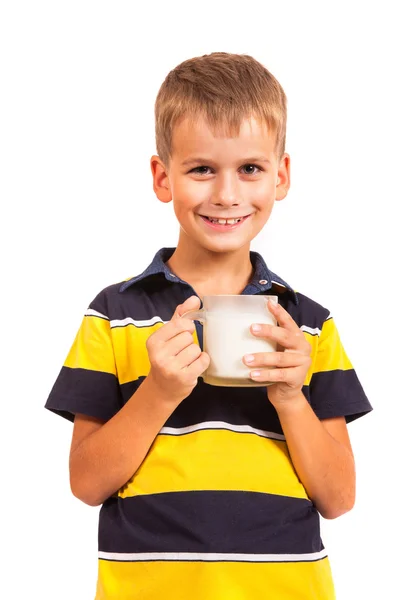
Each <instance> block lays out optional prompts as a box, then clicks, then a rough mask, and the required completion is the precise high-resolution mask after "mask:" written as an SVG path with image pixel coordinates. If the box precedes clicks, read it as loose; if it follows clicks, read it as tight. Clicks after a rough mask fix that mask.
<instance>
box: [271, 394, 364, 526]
mask: <svg viewBox="0 0 400 600" xmlns="http://www.w3.org/2000/svg"><path fill="white" fill-rule="evenodd" d="M277 412H278V416H279V420H280V422H281V426H282V430H283V433H284V435H285V438H286V443H287V445H288V449H289V453H290V457H291V459H292V462H293V465H294V467H295V469H296V472H297V474H298V476H299V479H300V480H301V482H302V484H303V485H304V487H305V489H306V491H307V494H308V496H309V497H310V499H311V500H312V501H313V502H314V504H315V506H316V508H317V510H318V512H319V513H320V514H321V515H322V516H323V517H324V518H325V519H334V518H336V517H339V516H340V515H342V514H344V513H346V512H348V511H349V510H351V509H352V508H353V506H354V502H355V488H356V485H355V465H354V458H353V453H352V450H351V444H350V440H349V436H348V432H347V426H346V421H345V419H344V417H338V418H334V419H325V420H324V421H320V420H319V419H318V417H317V416H316V414H315V413H314V411H313V409H312V408H311V406H310V405H309V403H308V402H307V400H306V398H305V396H304V395H303V394H299V396H298V398H293V399H292V400H291V401H290V402H288V403H287V405H286V406H285V405H284V404H282V405H280V406H279V408H278V409H277Z"/></svg>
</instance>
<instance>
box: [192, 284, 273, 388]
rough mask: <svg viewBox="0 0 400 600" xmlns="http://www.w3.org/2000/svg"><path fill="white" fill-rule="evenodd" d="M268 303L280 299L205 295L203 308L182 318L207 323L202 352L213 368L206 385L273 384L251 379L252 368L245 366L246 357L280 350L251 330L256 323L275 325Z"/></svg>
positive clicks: (206, 378) (206, 373) (204, 377)
mask: <svg viewBox="0 0 400 600" xmlns="http://www.w3.org/2000/svg"><path fill="white" fill-rule="evenodd" d="M268 300H272V301H273V302H278V297H277V296H247V295H234V294H230V295H219V296H205V297H204V300H203V308H202V309H200V310H198V311H190V312H187V313H186V314H184V315H182V316H183V317H185V318H188V319H193V320H196V321H201V322H202V323H203V324H204V333H203V349H204V352H207V354H208V355H209V356H210V365H209V367H208V369H207V370H206V371H205V372H204V373H203V375H202V377H203V380H204V382H205V383H208V384H211V385H220V386H226V387H256V386H265V385H270V384H268V383H266V382H262V383H260V382H256V381H253V380H252V379H250V376H249V372H250V368H249V367H248V366H246V365H245V364H244V363H243V356H244V355H245V354H254V353H257V352H276V351H277V345H276V343H275V342H272V341H269V340H266V339H265V338H259V337H255V336H254V335H253V334H252V333H251V331H250V326H251V325H252V324H253V323H268V324H271V325H276V319H275V317H274V316H273V315H272V314H271V313H270V312H269V310H268V304H267V302H268Z"/></svg>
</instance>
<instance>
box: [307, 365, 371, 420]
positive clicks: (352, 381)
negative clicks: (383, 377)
mask: <svg viewBox="0 0 400 600" xmlns="http://www.w3.org/2000/svg"><path fill="white" fill-rule="evenodd" d="M309 387H310V399H311V406H312V407H313V409H314V411H315V413H316V415H317V416H318V417H319V418H320V419H329V418H332V417H338V416H344V417H346V421H347V423H349V422H350V421H354V420H355V419H358V418H359V417H362V416H363V415H365V414H367V413H368V412H370V411H371V410H372V406H371V404H370V403H369V401H368V398H367V397H366V395H365V393H364V390H363V388H362V386H361V383H360V381H359V379H358V377H357V375H356V372H355V371H354V369H348V370H346V371H341V370H335V371H323V372H320V373H314V374H313V376H312V378H311V381H310V386H309Z"/></svg>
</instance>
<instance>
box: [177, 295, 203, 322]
mask: <svg viewBox="0 0 400 600" xmlns="http://www.w3.org/2000/svg"><path fill="white" fill-rule="evenodd" d="M199 308H200V298H198V297H197V296H190V298H188V299H187V300H185V302H183V303H182V304H179V305H178V306H177V307H176V309H175V312H174V314H173V317H172V318H173V319H178V318H179V317H181V316H182V315H184V314H185V313H187V312H189V311H190V310H198V309H199Z"/></svg>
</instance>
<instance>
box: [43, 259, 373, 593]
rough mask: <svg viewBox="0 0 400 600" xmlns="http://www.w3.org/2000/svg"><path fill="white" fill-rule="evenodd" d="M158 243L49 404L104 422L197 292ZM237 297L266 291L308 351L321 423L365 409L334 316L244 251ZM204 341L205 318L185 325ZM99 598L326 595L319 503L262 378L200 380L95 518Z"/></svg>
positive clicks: (97, 308)
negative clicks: (156, 336)
mask: <svg viewBox="0 0 400 600" xmlns="http://www.w3.org/2000/svg"><path fill="white" fill-rule="evenodd" d="M173 252H174V248H164V249H162V250H160V251H159V252H158V253H157V254H156V256H155V257H154V260H153V261H152V263H151V264H150V266H149V267H148V268H147V269H146V270H145V271H144V272H143V273H142V274H141V275H139V276H137V277H134V278H132V279H130V280H127V281H125V282H123V283H118V284H115V285H111V286H110V287H107V288H106V289H104V290H103V291H102V292H100V294H98V296H97V297H96V298H95V299H94V300H93V302H92V303H91V304H90V306H89V308H88V310H87V311H86V314H85V316H84V318H83V322H82V325H81V327H80V329H79V331H78V333H77V336H76V339H75V341H74V343H73V346H72V348H71V350H70V352H69V354H68V357H67V359H66V361H65V363H64V365H63V367H62V369H61V372H60V374H59V376H58V378H57V379H56V382H55V384H54V386H53V389H52V391H51V393H50V396H49V398H48V400H47V403H46V407H47V408H48V409H50V410H52V411H54V412H55V413H58V414H60V415H62V416H63V417H66V418H67V419H70V420H71V421H72V420H73V418H74V415H75V414H76V413H83V414H85V415H89V416H93V417H97V418H100V419H103V420H104V421H107V420H108V419H111V418H112V417H113V416H114V415H115V414H116V413H117V412H118V411H119V409H120V408H121V407H122V406H123V405H124V403H125V402H127V401H128V400H129V398H130V397H131V396H132V394H134V393H135V391H136V390H137V389H138V387H139V386H140V385H141V383H142V382H143V380H144V379H145V377H146V376H147V374H148V373H149V370H150V362H149V358H148V354H147V350H146V340H147V338H148V337H149V336H150V335H151V334H152V333H153V332H154V331H156V330H157V329H158V328H160V327H162V326H163V324H164V323H165V322H167V321H169V320H170V319H171V317H172V315H173V313H174V311H175V308H176V306H177V305H178V304H181V303H182V302H184V301H185V300H186V299H187V298H189V297H190V296H192V295H193V294H195V293H196V292H195V290H194V289H193V288H192V287H191V286H190V285H189V284H188V283H186V282H185V281H183V280H181V279H179V278H178V277H177V276H175V275H174V274H173V273H171V271H170V269H169V268H168V266H167V265H166V262H167V261H168V259H169V258H170V256H171V255H172V253H173ZM250 258H251V262H252V264H253V277H252V280H251V281H250V283H249V284H248V285H247V286H246V288H245V289H244V290H243V292H242V293H243V294H275V295H278V298H279V302H280V304H282V306H283V307H284V308H285V309H286V310H287V311H288V312H289V313H290V315H291V316H292V317H293V319H294V320H295V321H296V323H297V324H298V325H299V327H300V328H301V329H302V331H303V332H304V334H305V336H306V338H307V339H308V341H309V342H310V343H311V346H312V364H311V367H310V369H309V372H308V374H307V377H306V380H305V383H304V387H303V393H304V395H305V397H306V398H307V400H308V401H309V402H310V404H311V406H312V408H313V410H314V411H315V413H316V415H317V416H318V417H319V418H320V419H326V418H331V417H338V416H344V417H345V418H346V421H347V422H349V421H352V420H353V419H356V418H357V417H360V416H361V415H364V414H366V413H367V412H369V411H370V410H371V405H370V404H369V402H368V400H367V398H366V396H365V394H364V391H363V389H362V387H361V385H360V382H359V380H358V378H357V376H356V374H355V372H354V369H353V367H352V365H351V363H350V361H349V359H348V357H347V355H346V353H345V351H344V349H343V346H342V344H341V341H340V338H339V335H338V332H337V329H336V327H335V323H334V320H333V319H332V317H331V316H330V314H329V311H328V310H327V309H325V308H323V307H322V306H320V305H319V304H317V303H316V302H314V301H312V300H310V299H309V298H307V297H306V296H304V295H302V294H300V293H295V292H294V291H293V290H292V289H291V288H290V287H289V286H288V285H287V284H286V283H285V282H284V281H283V280H281V279H280V278H279V277H277V276H276V275H275V274H273V273H272V272H271V271H270V270H269V269H268V268H267V266H266V264H265V262H264V260H263V259H262V257H261V256H260V255H259V254H257V253H256V252H251V253H250ZM193 335H194V340H195V342H196V343H198V344H199V345H200V347H202V344H203V336H202V325H201V324H200V323H198V322H196V332H195V333H194V334H193ZM98 541H99V569H98V582H97V593H96V600H136V599H140V600H155V599H159V598H162V599H163V600H172V599H174V600H176V599H180V598H182V599H185V600H187V599H188V598H190V599H191V600H205V599H207V600H217V599H218V600H221V599H225V598H226V599H229V600H239V599H240V600H255V599H257V600H258V599H261V598H268V599H269V600H275V599H279V600H293V599H294V598H296V600H299V599H304V600H310V599H314V598H315V599H316V600H317V599H318V600H328V599H333V598H334V590H333V583H332V578H331V571H330V566H329V561H328V558H327V552H326V550H325V548H324V546H323V543H322V541H321V537H320V525H319V515H318V512H317V510H316V508H315V506H314V505H313V503H312V502H311V501H310V499H309V498H308V496H307V493H306V491H305V489H304V487H303V485H302V483H301V481H300V480H299V478H298V476H297V474H296V472H295V470H294V467H293V464H292V462H291V460H290V455H289V452H288V448H287V445H286V441H285V437H284V435H283V431H282V428H281V425H280V422H279V419H278V416H277V413H276V411H275V409H274V407H273V406H272V404H271V403H270V402H269V401H268V388H267V387H249V388H235V387H217V386H212V385H207V384H205V383H204V382H203V380H202V379H201V378H199V381H198V384H197V386H196V387H195V388H194V390H193V391H192V393H191V394H190V396H188V397H187V398H186V399H185V400H183V402H182V403H181V404H180V405H179V406H178V408H177V409H176V410H175V411H174V412H173V413H172V415H171V416H170V418H169V419H168V420H167V422H166V423H165V424H164V426H163V427H162V429H161V430H160V432H159V433H158V435H157V437H156V439H155V440H154V442H153V444H152V446H151V448H150V450H149V452H148V454H147V456H146V458H145V459H144V461H143V463H142V464H141V466H140V467H139V469H138V470H137V471H136V473H134V474H133V475H132V477H131V479H130V480H129V481H127V483H126V484H125V485H124V486H123V487H122V488H121V489H120V490H118V491H116V492H115V494H114V495H113V496H111V497H110V498H108V499H107V500H106V501H105V502H104V504H103V506H102V507H101V510H100V515H99V540H98Z"/></svg>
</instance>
